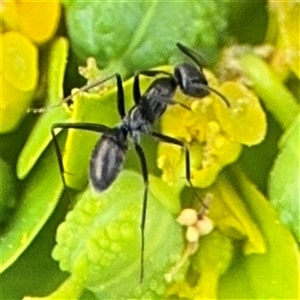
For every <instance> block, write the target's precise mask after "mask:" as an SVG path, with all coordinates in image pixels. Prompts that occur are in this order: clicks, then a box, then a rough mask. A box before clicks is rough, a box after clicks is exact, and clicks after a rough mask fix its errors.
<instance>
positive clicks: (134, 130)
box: [122, 105, 151, 142]
mask: <svg viewBox="0 0 300 300" xmlns="http://www.w3.org/2000/svg"><path fill="white" fill-rule="evenodd" d="M122 123H123V124H122V126H123V127H125V128H126V130H127V131H128V133H129V135H130V136H131V138H132V139H133V141H134V142H139V140H140V134H141V133H145V134H147V133H149V132H150V130H151V123H150V122H149V121H148V120H147V119H146V118H145V113H144V112H143V108H142V107H141V106H140V105H135V106H133V107H132V109H130V110H129V112H128V114H127V115H126V116H125V118H124V119H123V121H122Z"/></svg>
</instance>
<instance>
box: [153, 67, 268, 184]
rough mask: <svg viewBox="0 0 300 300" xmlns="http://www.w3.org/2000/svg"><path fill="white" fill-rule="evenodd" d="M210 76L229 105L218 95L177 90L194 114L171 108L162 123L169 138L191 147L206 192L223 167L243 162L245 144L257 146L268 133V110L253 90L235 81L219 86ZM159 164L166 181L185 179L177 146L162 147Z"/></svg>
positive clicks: (196, 177)
mask: <svg viewBox="0 0 300 300" xmlns="http://www.w3.org/2000/svg"><path fill="white" fill-rule="evenodd" d="M205 75H206V77H207V79H208V81H209V84H210V86H211V87H213V88H214V89H216V90H218V91H219V92H221V93H222V94H223V95H224V96H225V97H226V98H227V99H228V101H229V103H230V107H227V105H226V103H225V102H224V100H223V99H222V98H221V97H220V96H218V95H216V94H214V93H210V95H209V96H207V97H204V98H203V99H195V98H188V97H186V96H184V95H183V94H182V93H180V92H178V94H177V96H176V101H178V102H181V103H184V104H186V105H188V106H189V107H190V108H191V110H188V109H184V108H183V107H181V106H179V105H174V106H170V107H169V109H168V110H167V112H166V113H165V115H164V116H163V118H162V120H161V130H162V132H163V133H164V134H166V135H169V136H172V137H176V138H179V139H181V140H183V141H185V142H186V143H187V144H188V146H189V151H190V157H191V177H192V183H193V185H194V186H197V187H201V188H204V187H208V186H210V185H211V184H212V183H213V182H214V181H215V179H216V177H217V176H218V174H219V172H220V171H221V170H222V168H224V167H225V166H226V165H228V164H230V163H232V162H234V161H235V160H236V159H237V158H238V156H239V154H240V152H241V146H242V144H245V145H248V146H251V145H254V144H257V143H259V142H261V141H262V140H263V138H264V136H265V134H266V117H265V114H264V111H263V110H262V107H261V106H260V103H259V101H258V99H257V97H256V96H255V95H254V94H253V93H252V92H251V91H249V90H248V89H247V88H245V87H244V86H243V85H242V84H240V83H236V82H225V83H223V84H220V83H219V82H218V80H217V79H216V78H215V77H214V75H213V74H212V73H210V72H208V71H205ZM157 163H158V167H159V168H160V169H161V170H162V171H163V174H162V177H163V180H164V181H166V182H168V183H170V184H173V183H175V182H176V181H177V180H180V179H184V178H185V177H186V174H185V155H184V151H183V149H180V148H179V147H178V146H175V145H171V144H166V143H160V144H159V147H158V161H157Z"/></svg>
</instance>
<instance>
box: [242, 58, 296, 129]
mask: <svg viewBox="0 0 300 300" xmlns="http://www.w3.org/2000/svg"><path fill="white" fill-rule="evenodd" d="M239 61H240V63H241V66H242V68H243V72H244V74H245V75H246V76H247V78H248V79H249V80H250V81H251V84H252V86H253V90H254V91H255V92H256V93H257V95H258V96H260V97H261V99H262V101H263V103H264V104H265V105H266V107H267V109H268V110H269V111H270V112H271V113H272V114H273V115H274V117H275V118H276V120H277V121H278V122H279V123H280V125H281V126H282V128H287V127H288V126H290V125H291V123H292V122H293V120H294V119H295V117H296V116H297V115H298V113H299V110H300V108H299V105H298V103H297V101H296V99H295V98H294V96H293V95H292V93H291V92H290V91H289V90H288V89H287V88H286V87H285V86H284V85H283V84H282V82H281V81H280V79H279V77H278V76H277V75H276V74H275V72H273V71H272V69H271V68H270V67H269V66H268V65H267V64H266V63H265V62H264V61H263V60H262V59H260V58H259V57H257V56H255V55H253V54H245V55H243V56H241V57H240V59H239ZM274 91H276V93H275V92H274Z"/></svg>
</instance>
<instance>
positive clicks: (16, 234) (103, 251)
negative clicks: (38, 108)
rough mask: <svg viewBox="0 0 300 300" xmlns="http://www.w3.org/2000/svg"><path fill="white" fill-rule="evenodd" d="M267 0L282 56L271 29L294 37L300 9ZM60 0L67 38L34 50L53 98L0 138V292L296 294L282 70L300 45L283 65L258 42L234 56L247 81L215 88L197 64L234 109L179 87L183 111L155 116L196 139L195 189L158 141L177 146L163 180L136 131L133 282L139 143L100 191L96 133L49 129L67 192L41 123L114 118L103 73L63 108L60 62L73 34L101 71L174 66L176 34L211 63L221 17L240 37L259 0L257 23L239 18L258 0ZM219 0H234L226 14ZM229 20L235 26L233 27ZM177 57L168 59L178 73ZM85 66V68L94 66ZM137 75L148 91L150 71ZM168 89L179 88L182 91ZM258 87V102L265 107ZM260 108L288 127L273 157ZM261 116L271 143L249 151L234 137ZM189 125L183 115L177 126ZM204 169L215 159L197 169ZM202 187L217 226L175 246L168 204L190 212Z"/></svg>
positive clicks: (289, 95) (289, 119)
mask: <svg viewBox="0 0 300 300" xmlns="http://www.w3.org/2000/svg"><path fill="white" fill-rule="evenodd" d="M274 3H275V2H273V6H272V8H273V9H274V11H273V10H272V14H270V13H269V18H270V20H271V23H272V24H273V25H274V22H275V23H276V22H277V19H276V18H274V14H275V12H276V7H277V10H278V11H277V12H276V13H277V14H280V16H282V18H280V20H281V22H282V21H284V22H283V24H282V25H283V26H278V25H279V24H277V23H276V25H277V26H275V27H274V28H277V29H280V32H281V33H280V34H281V37H282V38H280V39H279V42H278V44H279V46H278V44H277V43H276V42H275V38H276V32H275V33H273V34H272V42H273V43H274V45H273V46H274V47H275V49H273V51H274V52H273V53H272V54H273V55H274V57H275V58H276V55H279V56H277V58H278V57H282V55H284V53H282V52H280V49H282V48H281V46H282V45H281V46H280V40H281V41H285V44H284V47H283V48H284V49H285V50H289V49H290V48H293V47H294V46H293V45H294V44H293V43H295V41H298V32H297V31H296V30H292V29H293V28H297V27H296V26H294V25H295V24H294V22H295V20H296V19H297V18H293V19H292V20H291V19H290V18H289V17H288V16H289V15H290V14H288V13H287V12H296V11H297V10H296V9H293V7H292V5H291V4H288V3H287V2H282V3H279V2H278V3H277V2H276V3H275V4H274ZM63 5H64V6H65V14H66V27H67V35H68V36H67V38H68V40H67V39H66V38H54V39H53V40H52V41H49V43H48V44H47V46H49V47H44V48H43V49H42V50H41V51H39V54H40V55H41V56H40V60H41V61H43V63H42V64H41V70H39V74H40V78H39V79H40V83H41V84H40V87H39V89H38V91H37V93H36V95H35V98H38V99H39V100H40V98H45V99H43V100H45V106H46V107H48V109H47V110H46V112H45V113H44V114H43V115H41V116H40V117H39V118H38V120H37V122H36V119H37V118H35V117H33V116H26V117H25V122H23V123H21V125H20V127H19V128H17V129H16V131H15V132H12V133H10V134H2V135H1V137H0V141H1V147H2V146H3V147H2V149H3V150H4V151H2V153H1V158H0V170H1V176H2V177H1V185H2V186H1V193H2V198H1V209H2V211H1V222H2V221H3V222H4V223H3V224H5V227H4V228H3V230H2V232H1V249H0V250H1V254H2V259H1V282H2V283H3V290H2V297H3V299H12V300H19V299H22V297H24V296H29V297H28V298H27V299H49V300H50V299H51V300H53V299H74V300H75V299H86V300H91V299H96V298H101V299H121V298H123V299H129V298H130V299H133V298H134V299H162V298H172V299H196V298H199V299H203V298H216V299H245V298H248V299H249V298H251V299H296V298H297V297H298V296H299V283H298V279H299V250H298V246H299V245H298V244H297V243H296V241H295V239H294V237H293V235H292V233H291V232H293V234H294V235H295V236H296V237H297V238H298V240H299V212H298V208H299V199H298V198H299V197H298V196H299V162H298V161H299V116H298V112H299V102H297V99H296V97H295V96H294V95H295V94H296V93H294V91H293V90H290V87H288V86H287V85H286V84H285V81H284V79H288V74H289V71H290V69H291V70H292V71H293V72H294V74H295V75H296V76H297V74H299V70H298V69H297V64H296V63H295V62H296V59H295V57H296V58H297V56H292V57H287V58H286V59H287V64H286V65H284V66H280V67H278V66H276V64H274V61H273V62H272V61H270V60H269V61H268V62H266V61H263V59H262V58H259V57H258V56H257V54H254V53H255V52H254V51H248V52H249V53H246V54H245V53H242V55H240V56H239V58H238V66H239V68H238V72H237V73H238V76H240V77H241V78H242V79H243V80H236V81H238V82H234V83H233V82H229V83H228V82H227V83H225V84H224V85H223V84H219V83H218V82H217V81H218V80H217V79H216V78H213V76H212V75H211V73H210V72H209V71H207V70H205V72H207V74H209V75H208V79H209V85H210V86H212V87H214V88H215V89H216V90H218V91H220V92H221V93H222V94H225V95H226V97H227V98H228V99H229V102H230V103H231V107H230V108H228V107H226V105H225V104H224V103H223V102H222V100H221V99H220V97H218V96H216V95H213V93H211V95H210V97H206V98H205V99H201V101H200V100H199V101H198V100H196V101H195V100H194V99H193V100H191V99H186V98H185V99H184V101H187V103H188V105H190V106H191V110H187V109H184V108H182V107H179V106H178V105H174V106H170V107H169V109H168V112H167V113H166V114H165V115H164V117H163V118H162V122H161V123H160V124H159V125H160V128H159V126H157V127H156V128H155V130H157V131H159V130H160V131H161V132H163V133H165V134H167V133H168V132H167V129H168V130H169V129H171V131H170V135H171V136H176V137H177V138H180V139H182V140H185V141H187V142H191V143H190V145H189V146H190V148H191V165H192V168H196V169H197V168H198V170H197V171H199V174H198V175H199V178H200V179H199V181H198V184H194V185H195V186H197V187H198V188H199V189H192V188H190V187H189V186H188V187H186V182H185V180H184V178H183V177H184V176H185V168H184V159H183V151H182V149H181V148H180V147H177V148H176V149H170V148H166V149H165V150H164V151H163V152H162V154H163V155H164V159H170V160H171V162H172V163H174V161H172V158H173V157H174V155H175V156H176V155H178V156H179V157H180V158H181V161H180V164H179V165H178V167H177V166H176V167H175V166H174V165H172V164H169V165H168V164H167V166H166V167H167V168H168V172H167V175H168V176H169V177H172V176H173V177H174V178H175V179H174V180H173V181H174V182H173V186H171V185H167V184H166V183H165V182H163V180H162V179H164V178H163V176H161V174H160V170H159V168H158V167H157V165H159V161H158V162H157V159H158V158H160V155H159V154H160V152H159V151H160V150H159V149H157V143H156V142H155V141H153V139H150V138H142V140H141V145H142V146H143V149H145V152H146V157H147V164H148V167H149V171H150V174H149V203H148V210H147V218H146V228H145V253H144V254H145V265H144V267H145V269H144V272H145V273H144V280H143V282H142V283H140V282H139V278H140V270H141V269H140V258H141V256H140V255H141V249H140V247H141V228H140V224H141V210H142V199H143V180H142V176H141V174H140V163H139V161H138V159H137V158H136V155H135V153H134V151H132V150H129V152H128V156H127V158H126V163H125V165H124V169H122V171H121V173H120V176H119V177H118V179H117V180H116V181H115V182H114V183H113V185H112V186H111V187H110V188H109V189H108V190H107V191H105V192H104V193H101V194H99V193H95V192H94V191H93V190H92V189H91V188H90V186H88V164H89V157H90V153H91V151H92V149H93V147H94V144H95V141H96V140H97V139H98V138H99V135H98V134H95V133H93V132H85V131H82V130H68V132H62V133H59V132H58V131H59V130H57V134H58V141H59V145H60V148H61V153H62V155H63V163H64V167H65V171H66V172H65V174H64V178H65V179H66V182H67V185H68V186H69V187H71V188H73V189H74V191H71V190H70V189H69V190H68V193H65V194H64V195H65V196H66V197H63V196H62V191H63V185H62V180H61V174H60V172H59V168H58V163H57V157H56V155H55V149H54V147H53V143H52V142H51V134H50V128H51V126H52V125H53V124H54V123H57V122H95V123H103V124H105V125H107V126H115V125H116V124H117V123H118V122H119V116H118V113H117V107H116V106H117V105H116V87H115V84H110V83H111V82H113V81H111V82H107V84H105V85H103V86H102V85H101V86H100V91H99V90H94V89H93V90H90V91H85V92H83V93H77V94H76V95H74V96H73V101H74V105H73V107H72V108H71V109H68V110H66V109H65V108H64V107H63V106H62V105H61V99H62V98H63V94H64V93H63V80H64V76H65V74H67V76H69V74H68V73H65V69H66V63H67V53H68V41H70V45H71V53H72V55H75V56H76V59H77V61H81V63H82V62H83V61H85V60H86V59H87V57H88V56H93V57H95V58H96V59H97V63H99V65H100V66H101V67H102V68H104V70H101V71H100V72H99V70H98V69H97V70H96V71H97V72H95V73H94V75H95V74H97V76H98V75H99V76H100V77H102V76H104V75H105V74H109V75H112V74H113V73H115V72H121V73H122V75H123V76H127V77H130V75H132V74H133V72H134V71H136V70H141V69H148V68H150V67H159V65H160V64H165V63H171V65H172V66H173V65H174V64H177V63H180V62H182V61H183V60H184V59H185V58H184V57H183V55H182V54H181V53H180V52H179V51H178V50H177V49H176V47H175V42H177V41H180V42H182V43H184V44H186V45H188V46H189V47H191V48H193V49H195V50H197V51H198V52H200V53H201V54H202V55H204V57H205V59H206V60H208V62H210V63H211V62H214V61H216V58H217V56H218V55H219V53H220V47H219V46H220V45H222V44H223V43H224V41H226V38H227V37H228V34H229V32H228V29H227V28H231V29H232V31H231V34H232V33H233V34H234V36H233V38H234V40H236V39H237V40H245V41H246V42H250V43H251V42H253V41H254V42H255V41H258V40H259V41H261V40H262V36H263V34H264V32H265V31H266V28H265V27H264V24H265V23H266V21H267V20H266V19H264V20H262V19H260V18H262V16H264V14H266V11H265V10H263V11H262V12H260V13H259V16H258V18H259V19H260V22H259V24H260V25H259V26H258V25H257V23H256V22H255V18H253V19H252V18H251V20H249V19H250V18H249V17H247V16H250V15H251V13H250V12H249V9H250V8H251V10H252V9H253V11H255V8H256V9H257V8H262V6H263V5H265V3H264V2H263V1H257V2H255V3H254V2H253V3H251V4H250V3H249V4H248V5H247V6H245V5H241V4H239V3H237V2H234V3H233V2H232V3H230V5H229V4H228V2H219V1H206V2H203V1H202V2H201V1H198V2H197V1H196V2H195V1H194V2H193V1H192V2H191V1H184V2H174V1H169V2H159V1H154V0H153V1H150V2H149V1H148V2H132V1H131V2H130V1H129V2H124V1H119V2H116V1H114V2H112V1H101V2H100V1H96V2H95V1H94V2H82V1H77V0H76V1H67V0H66V1H64V4H63ZM293 5H298V4H293ZM228 7H230V8H231V9H232V10H231V22H232V23H231V24H230V25H229V27H227V23H228V19H227V17H226V16H227V13H228ZM236 12H238V13H236ZM233 14H235V15H234V17H233ZM243 16H244V17H245V18H244V17H243ZM236 24H238V25H239V26H240V28H235V30H233V26H236ZM252 24H255V26H251V25H252ZM258 27H259V28H258ZM249 28H251V30H249ZM282 28H283V29H284V30H282ZM61 32H62V31H61ZM244 32H247V34H245V35H244V34H243V33H244ZM289 32H290V34H286V33H289ZM235 33H236V35H235ZM241 37H242V38H241ZM284 37H286V38H284ZM269 38H270V37H269ZM276 47H277V48H276ZM46 48H47V49H46ZM295 49H296V52H293V53H297V48H296V47H294V48H293V49H292V50H293V51H294V50H295ZM288 53H290V52H288ZM4 54H5V53H4ZM14 59H15V58H14ZM72 60H73V57H72ZM9 61H10V60H8V61H6V62H8V64H9ZM276 61H277V62H278V60H276V59H275V62H276ZM282 61H284V60H282ZM73 62H74V61H73ZM229 65H230V64H229ZM172 66H167V67H163V68H164V70H168V71H170V72H172V71H173V69H172ZM226 66H227V65H226ZM226 66H225V67H226ZM230 66H231V67H232V66H236V65H235V64H233V65H232V64H231V65H230ZM73 67H74V66H73ZM76 68H77V65H76ZM160 68H161V67H160ZM289 68H290V69H289ZM86 69H87V70H86V71H87V73H89V71H91V70H88V67H87V68H86ZM7 70H9V68H8V69H7ZM278 70H279V71H278ZM282 70H283V71H282ZM92 71H95V70H92ZM232 71H233V73H234V71H236V70H232ZM81 73H82V72H81ZM91 73H93V72H91ZM90 75H91V74H90ZM235 75H236V74H235ZM86 77H89V78H87V79H88V81H90V80H91V79H93V80H94V79H95V78H93V76H92V75H91V76H89V75H88V76H86ZM73 78H74V75H73V74H72V75H71V76H70V77H68V78H66V79H67V80H68V81H70V82H71V85H72V87H73V86H74V85H75V83H74V79H73ZM140 79H141V80H140V81H141V90H142V92H143V91H145V89H146V88H147V87H148V86H149V84H150V82H151V80H152V78H151V79H149V78H145V77H144V76H141V78H140ZM235 79H236V78H235ZM245 79H247V80H246V81H247V82H248V83H249V82H251V84H252V87H253V91H254V92H255V93H256V95H255V94H254V93H249V90H248V89H247V88H245V87H244V82H245ZM25 83H26V82H25ZM132 83H133V80H132V78H130V79H128V80H126V81H125V82H124V91H125V101H126V103H125V104H126V110H128V109H129V108H130V107H131V106H132V105H133V99H132ZM16 84H22V82H17V83H16ZM112 86H113V87H112ZM32 96H33V94H31V95H30V97H32ZM257 96H258V97H257ZM176 97H178V98H176V100H178V99H180V100H182V99H183V97H182V95H181V94H180V93H178V95H176ZM258 98H260V99H261V100H262V101H263V103H264V104H265V107H266V108H267V110H268V114H269V115H268V118H267V119H266V116H265V112H264V111H263V110H262V108H261V105H260V103H259V101H258ZM17 104H18V103H13V107H14V109H15V110H11V111H9V113H8V114H6V115H5V117H6V118H8V119H9V118H11V117H14V116H17V114H18V109H19V106H18V105H17ZM53 106H57V107H53ZM27 107H28V105H27V106H26V108H27ZM176 110H177V112H178V115H177V114H176ZM24 111H25V110H24ZM24 111H23V112H24ZM270 114H272V118H274V119H276V120H277V121H278V123H279V124H280V126H281V128H282V130H283V131H284V130H286V129H287V130H286V132H285V133H284V135H283V137H282V139H281V143H280V149H279V155H278V156H277V158H276V159H274V157H275V156H276V151H277V145H276V139H277V138H278V136H279V135H280V134H281V132H280V129H278V126H276V125H277V124H274V123H275V122H274V121H273V122H270V121H269V120H270ZM186 116H187V117H186ZM297 116H298V118H297ZM266 120H267V122H268V132H267V138H268V139H269V141H270V140H272V142H267V143H265V144H264V146H263V147H260V146H258V147H256V146H253V147H251V148H247V149H246V151H245V150H243V147H244V146H243V147H242V145H241V144H244V145H247V147H249V146H252V145H256V144H257V143H259V142H261V140H262V139H263V138H264V136H265V134H266V131H265V130H266ZM184 122H186V123H187V126H183V123H184ZM164 124H167V125H168V126H167V127H168V128H165V127H164ZM191 124H192V125H193V126H191ZM204 128H205V130H204ZM172 130H173V131H172ZM274 132H275V134H274ZM225 133H226V134H225ZM205 134H206V136H205ZM195 136H197V139H198V140H197V141H196V140H195V138H194V137H195ZM189 138H190V139H189ZM25 142H26V143H25ZM23 143H25V145H24V147H23V149H22V151H20V147H21V146H22V145H23ZM159 147H160V146H159ZM157 150H158V152H157ZM242 151H243V152H242ZM241 152H242V166H243V169H239V168H238V167H237V166H236V165H235V166H232V167H229V168H228V167H226V168H225V169H224V170H221V169H222V168H223V167H225V165H227V164H229V163H232V162H234V161H235V160H236V159H237V158H238V155H239V154H240V153H241ZM218 157H221V158H222V159H221V160H220V161H221V163H220V164H219V165H221V168H220V167H219V166H217V167H218V168H217V169H212V170H210V169H209V167H210V166H211V165H210V162H216V160H217V158H218ZM208 158H209V160H208ZM273 160H274V167H273V170H272V172H271V174H270V177H269V173H270V165H271V164H273ZM266 161H267V162H268V163H266ZM204 162H205V163H207V162H209V163H208V164H206V165H205V164H204ZM203 165H204V166H205V167H203ZM212 165H214V164H212ZM217 165H218V164H217ZM244 166H247V168H245V167H244ZM206 167H208V169H209V171H208V172H203V171H205V169H206ZM15 168H16V174H15V171H14V170H15ZM219 173H220V175H219ZM247 173H248V174H252V177H253V176H255V177H260V179H259V180H257V182H259V183H260V184H261V186H263V188H264V191H265V190H268V192H269V195H270V200H271V201H268V199H267V198H266V196H265V195H264V194H263V193H261V192H260V191H259V190H258V189H257V188H256V187H255V186H254V184H253V183H252V182H251V181H250V180H249V179H248V177H247V176H246V175H247ZM192 175H193V172H192ZM200 175H201V176H200ZM212 175H213V176H212ZM17 177H18V178H19V180H17ZM192 179H194V178H192ZM203 182H204V183H205V184H202V185H201V184H199V183H203ZM196 183H197V182H196ZM204 186H205V188H203V187H204ZM200 188H201V189H200ZM78 191H80V192H78ZM206 193H208V194H210V195H212V202H211V203H210V210H209V212H208V213H207V217H208V218H210V219H211V221H212V222H213V223H214V226H215V228H214V230H213V231H212V232H211V234H209V235H207V236H205V237H201V239H200V240H199V241H198V242H197V243H198V244H196V247H195V252H194V255H193V256H192V254H191V253H190V254H189V255H188V256H187V257H184V253H185V250H186V249H187V248H188V246H186V244H188V242H187V241H185V240H184V233H183V230H182V228H180V226H179V224H178V223H177V222H176V216H177V215H178V214H179V213H180V211H181V209H182V208H185V207H190V206H191V207H192V208H193V209H195V210H196V209H199V206H200V203H199V197H200V196H203V195H205V194H206ZM16 194H17V196H16ZM70 200H71V201H70ZM73 200H74V203H73ZM75 201H76V202H75ZM273 206H275V208H276V210H277V211H278V213H279V216H280V218H279V217H278V215H277V213H276V212H275V209H274V207H273ZM55 208H57V209H56V210H55ZM67 211H69V212H67ZM47 221H48V222H47ZM283 224H286V225H287V227H288V229H287V227H285V225H283ZM57 228H58V230H57V232H56V229H57ZM55 235H56V245H55V246H54V244H55ZM194 246H195V245H194ZM53 249H54V250H53ZM51 252H52V257H51V254H50V253H51ZM53 258H54V260H53ZM182 258H185V259H183V260H182ZM181 261H183V264H182V266H181V267H182V268H178V269H176V268H175V269H176V272H175V273H174V274H172V275H174V276H173V277H172V278H173V281H172V282H169V281H167V280H166V279H168V276H166V275H169V274H170V273H172V272H171V271H170V270H174V266H177V264H178V262H181ZM47 295H48V296H47ZM32 297H33V298H32ZM34 297H42V298H34Z"/></svg>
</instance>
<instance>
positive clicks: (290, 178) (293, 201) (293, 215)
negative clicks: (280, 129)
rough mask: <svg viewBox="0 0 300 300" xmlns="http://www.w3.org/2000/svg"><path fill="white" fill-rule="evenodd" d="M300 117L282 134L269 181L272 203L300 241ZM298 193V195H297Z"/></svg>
mask: <svg viewBox="0 0 300 300" xmlns="http://www.w3.org/2000/svg"><path fill="white" fill-rule="evenodd" d="M299 146H300V117H299V116H298V117H297V119H296V120H295V121H294V123H293V124H292V125H291V127H290V128H289V129H288V130H287V131H286V133H285V134H284V135H283V136H282V139H281V142H280V153H279V155H278V157H277V159H276V161H275V164H274V167H273V170H272V172H271V174H270V175H271V176H270V182H269V194H270V199H271V203H272V204H273V205H274V207H276V209H277V210H278V211H279V214H280V218H281V221H282V222H283V223H284V224H286V225H287V226H288V227H289V228H290V229H291V230H292V231H293V233H294V234H295V236H296V237H297V239H298V241H300V228H299V226H300V216H299V195H300V190H299V186H300V177H299V176H300V175H299V165H300V155H299ZM297 195H298V197H297Z"/></svg>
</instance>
